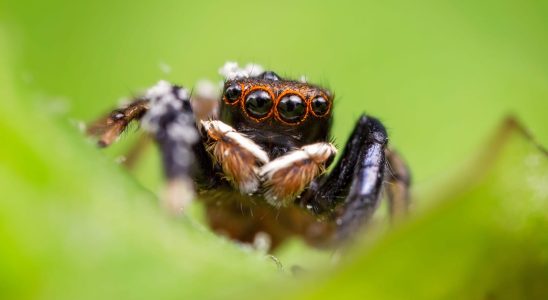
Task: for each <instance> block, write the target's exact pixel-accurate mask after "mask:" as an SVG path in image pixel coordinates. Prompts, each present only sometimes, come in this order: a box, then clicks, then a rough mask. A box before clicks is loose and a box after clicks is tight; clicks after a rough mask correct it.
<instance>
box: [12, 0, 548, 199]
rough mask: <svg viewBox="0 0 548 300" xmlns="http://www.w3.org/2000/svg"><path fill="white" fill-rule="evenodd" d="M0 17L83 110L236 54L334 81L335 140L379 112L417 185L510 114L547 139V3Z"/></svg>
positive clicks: (209, 72) (17, 46) (50, 84)
mask: <svg viewBox="0 0 548 300" xmlns="http://www.w3.org/2000/svg"><path fill="white" fill-rule="evenodd" d="M3 1H5V0H3ZM1 16H2V19H3V20H4V21H3V23H4V25H5V26H7V28H8V29H9V32H10V36H11V38H12V39H11V41H13V44H11V45H10V48H11V49H12V50H13V51H14V53H15V57H16V58H17V76H18V79H19V81H20V82H21V84H26V85H28V87H27V89H31V90H33V91H34V92H35V93H36V95H35V98H36V101H44V102H47V101H48V100H51V101H54V102H55V101H57V102H55V103H54V104H52V106H54V109H55V108H56V109H66V110H68V115H69V116H70V117H71V118H74V119H77V120H86V121H87V120H91V119H93V118H95V117H96V116H98V115H99V114H102V113H104V112H105V111H106V110H107V108H110V107H112V106H114V105H116V103H117V102H118V99H120V98H122V97H126V96H128V95H131V94H132V93H135V92H138V91H140V90H142V89H143V88H146V87H148V86H150V85H152V84H153V83H155V82H156V81H157V80H159V79H168V80H171V81H173V82H177V83H180V84H184V85H186V86H190V87H191V86H192V85H193V84H194V83H195V82H196V81H197V80H198V79H201V78H212V79H219V77H218V75H217V70H218V68H219V67H220V66H221V65H222V64H223V63H224V62H225V61H227V60H236V61H239V62H240V63H241V64H245V63H247V62H256V63H259V64H263V65H265V66H266V67H267V68H271V69H273V70H275V71H276V72H279V73H280V74H283V75H287V76H294V77H298V76H300V75H302V74H305V75H306V76H308V78H309V80H310V81H312V82H317V83H320V84H324V85H326V86H328V87H330V88H332V89H333V90H334V91H335V93H336V95H337V99H338V103H337V105H336V115H335V117H336V122H335V135H336V137H337V139H338V142H339V144H342V143H343V142H344V140H345V139H346V137H347V134H348V133H349V131H350V130H351V127H352V126H353V123H354V121H355V120H356V118H357V117H358V115H359V114H360V113H361V112H364V111H365V112H367V113H369V114H372V115H374V116H377V117H379V118H380V119H381V120H383V121H384V123H385V124H386V126H387V127H388V129H389V133H390V137H391V141H392V144H393V145H394V146H395V147H397V148H398V149H399V150H400V152H402V153H403V155H404V156H405V157H406V158H407V159H408V160H409V163H410V165H411V167H412V169H413V174H414V178H415V183H416V184H417V185H418V188H419V190H420V188H421V187H424V183H428V182H430V179H432V178H435V177H439V176H440V174H444V173H445V172H447V170H448V169H452V168H455V167H456V166H457V165H459V164H461V163H462V162H463V161H465V160H466V159H467V157H469V156H470V155H471V153H473V151H474V150H475V149H477V148H479V147H480V146H481V145H482V144H484V141H485V139H486V137H487V136H488V134H489V133H490V132H491V131H492V130H493V128H495V127H496V126H497V124H498V123H499V122H500V120H501V119H502V118H503V116H505V115H506V114H510V113H513V114H516V115H517V116H518V117H519V118H520V119H521V120H523V122H525V124H526V125H527V126H528V127H529V128H530V129H531V131H532V132H533V133H534V135H535V136H537V137H538V139H539V140H540V141H541V142H543V143H544V144H547V143H548V122H547V121H546V116H547V112H548V55H546V54H547V53H548V4H547V2H546V1H517V0H516V1H507V0H505V1H381V2H379V1H363V2H356V1H345V0H340V1H163V0H158V1H138V2H135V1H66V0H65V1H59V0H51V1H8V2H7V3H4V4H3V5H2V8H1ZM162 66H164V67H162ZM165 66H169V69H170V72H169V73H167V74H166V73H165V72H164V71H162V68H164V69H165ZM4 101H9V100H6V99H5V100H4ZM58 102H62V103H58Z"/></svg>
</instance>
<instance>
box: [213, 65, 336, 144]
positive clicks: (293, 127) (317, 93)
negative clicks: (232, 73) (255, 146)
mask: <svg viewBox="0 0 548 300" xmlns="http://www.w3.org/2000/svg"><path fill="white" fill-rule="evenodd" d="M332 103H333V96H332V94H331V93H330V92H329V91H328V90H326V89H323V88H321V87H319V86H316V85H312V84H309V83H305V82H299V81H294V80H287V79H283V78H281V77H280V76H278V75H277V74H276V73H274V72H271V71H267V72H263V73H261V74H260V75H258V76H256V77H248V78H238V79H233V80H227V81H226V82H225V84H224V89H223V95H222V104H221V111H220V117H221V120H222V121H224V122H226V123H228V124H229V125H231V126H232V127H234V128H236V129H237V130H238V131H240V132H242V133H245V134H247V135H249V136H251V138H252V139H253V140H254V141H255V142H257V143H259V144H262V145H263V146H266V148H267V149H268V148H272V147H283V146H284V145H286V146H288V147H289V148H291V147H299V146H302V145H305V144H308V143H311V142H317V141H325V140H327V139H328V134H329V128H330V125H331V110H332Z"/></svg>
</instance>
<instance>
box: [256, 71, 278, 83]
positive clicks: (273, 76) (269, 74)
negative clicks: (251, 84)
mask: <svg viewBox="0 0 548 300" xmlns="http://www.w3.org/2000/svg"><path fill="white" fill-rule="evenodd" d="M259 78H261V79H267V80H272V81H278V80H280V76H278V74H276V73H274V72H272V71H266V72H263V73H262V74H261V75H259Z"/></svg>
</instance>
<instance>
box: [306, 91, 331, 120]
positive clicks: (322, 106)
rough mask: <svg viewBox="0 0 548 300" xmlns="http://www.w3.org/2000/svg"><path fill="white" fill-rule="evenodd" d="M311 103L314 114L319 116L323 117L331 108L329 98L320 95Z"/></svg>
mask: <svg viewBox="0 0 548 300" xmlns="http://www.w3.org/2000/svg"><path fill="white" fill-rule="evenodd" d="M310 104H311V106H312V111H313V112H314V115H316V116H318V117H323V116H324V115H325V114H327V111H328V110H329V102H327V99H325V98H324V97H322V96H318V97H316V98H314V99H312V102H311V103H310Z"/></svg>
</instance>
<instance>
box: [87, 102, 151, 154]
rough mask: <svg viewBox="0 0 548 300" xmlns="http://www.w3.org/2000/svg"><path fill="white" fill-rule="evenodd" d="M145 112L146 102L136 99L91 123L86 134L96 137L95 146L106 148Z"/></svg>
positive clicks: (146, 108)
mask: <svg viewBox="0 0 548 300" xmlns="http://www.w3.org/2000/svg"><path fill="white" fill-rule="evenodd" d="M147 110H148V100H147V99H136V100H134V101H133V102H130V103H129V104H128V105H126V106H124V107H121V108H118V109H115V110H113V111H112V112H110V113H109V114H108V115H106V116H104V117H102V118H100V119H98V120H96V121H95V122H93V123H92V124H91V125H90V126H89V127H88V129H87V134H88V135H91V136H95V137H98V141H97V144H98V145H99V146H100V147H107V146H109V145H110V144H112V143H113V142H115V141H116V139H118V137H119V136H120V134H122V132H124V130H126V128H127V127H128V125H129V124H130V123H131V122H132V121H137V120H139V119H141V118H142V117H143V115H144V114H145V113H146V111H147Z"/></svg>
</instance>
